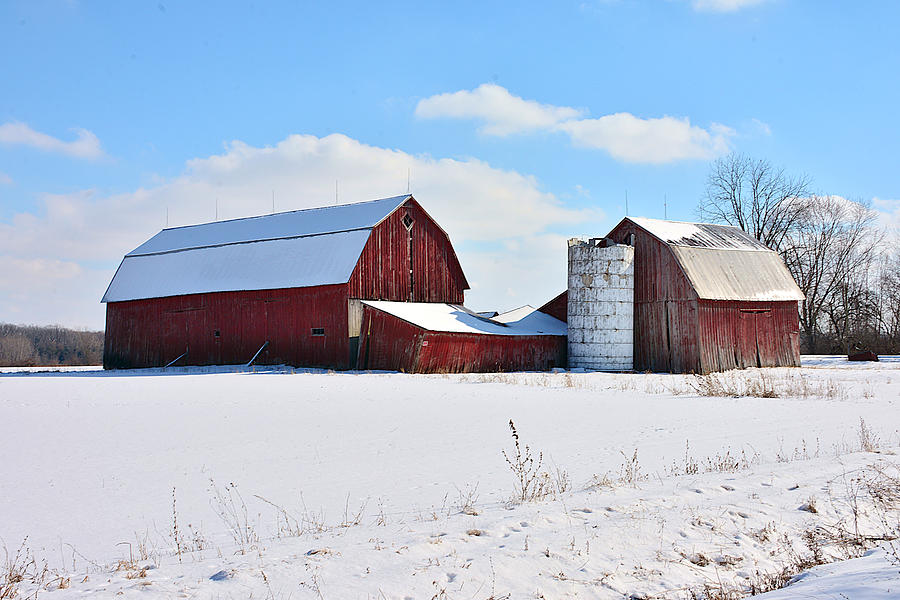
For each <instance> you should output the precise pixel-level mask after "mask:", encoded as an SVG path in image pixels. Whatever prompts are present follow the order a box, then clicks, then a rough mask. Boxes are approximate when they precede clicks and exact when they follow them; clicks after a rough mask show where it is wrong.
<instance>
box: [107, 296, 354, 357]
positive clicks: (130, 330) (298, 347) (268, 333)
mask: <svg viewBox="0 0 900 600" xmlns="http://www.w3.org/2000/svg"><path fill="white" fill-rule="evenodd" d="M313 328H324V330H325V335H321V336H320V335H315V336H314V335H312V329H313ZM216 331H218V332H219V335H218V337H217V336H216V335H215V333H216ZM266 341H268V342H269V345H268V347H267V348H266V349H265V350H264V351H263V352H262V353H260V355H259V357H258V358H257V359H256V363H255V364H288V365H295V366H322V367H333V368H347V364H348V355H349V342H348V338H347V286H346V285H344V284H339V285H328V286H319V287H310V288H290V289H282V290H253V291H243V292H218V293H211V294H193V295H187V296H173V297H169V298H151V299H146V300H132V301H128V302H110V303H108V304H107V307H106V336H105V342H104V356H103V364H104V366H105V367H106V368H144V367H159V366H164V365H166V364H167V363H169V362H170V361H172V360H174V359H175V358H177V357H178V356H179V355H181V354H182V353H183V352H185V350H187V351H188V354H187V356H185V357H184V358H183V359H181V360H180V361H178V363H176V364H177V365H215V364H242V363H246V362H248V361H249V360H250V359H251V358H252V357H253V355H254V354H255V353H256V351H257V350H258V349H259V348H260V346H262V345H263V344H264V343H265V342H266Z"/></svg>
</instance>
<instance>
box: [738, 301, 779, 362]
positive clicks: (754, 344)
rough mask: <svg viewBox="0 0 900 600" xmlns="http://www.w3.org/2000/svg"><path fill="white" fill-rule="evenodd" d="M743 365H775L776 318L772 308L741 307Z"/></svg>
mask: <svg viewBox="0 0 900 600" xmlns="http://www.w3.org/2000/svg"><path fill="white" fill-rule="evenodd" d="M740 333H741V349H742V355H743V356H742V358H743V360H742V363H743V364H741V365H740V366H742V367H774V366H775V365H776V362H777V361H776V357H775V347H776V341H775V319H774V318H773V316H772V309H771V308H742V309H741V332H740Z"/></svg>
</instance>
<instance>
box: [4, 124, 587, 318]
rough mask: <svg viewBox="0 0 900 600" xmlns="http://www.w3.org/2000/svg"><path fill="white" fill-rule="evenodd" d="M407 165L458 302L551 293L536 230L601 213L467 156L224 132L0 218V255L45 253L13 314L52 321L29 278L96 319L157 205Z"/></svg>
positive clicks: (252, 198) (361, 186) (241, 195)
mask: <svg viewBox="0 0 900 600" xmlns="http://www.w3.org/2000/svg"><path fill="white" fill-rule="evenodd" d="M407 169H410V170H411V174H412V192H413V194H414V195H415V196H416V198H418V199H419V200H420V201H421V202H422V204H423V206H424V207H425V209H426V210H427V211H428V212H429V213H430V214H431V215H432V216H433V217H434V218H435V219H436V220H437V221H438V222H439V223H440V224H441V226H442V227H443V228H444V229H445V230H446V231H447V232H448V234H449V235H450V237H451V239H452V240H453V243H454V246H455V247H456V249H457V252H458V254H459V257H460V261H461V262H462V266H463V269H464V270H465V271H466V273H467V275H468V276H469V279H470V283H471V284H472V286H473V290H472V291H471V292H470V293H469V294H467V300H466V301H467V303H468V304H470V305H472V306H474V307H476V308H477V307H481V306H488V307H493V306H507V305H509V304H510V300H509V295H508V294H507V291H508V290H510V289H512V290H515V291H516V293H517V294H518V296H517V299H515V300H513V301H512V303H513V304H514V303H515V302H518V301H519V300H518V298H521V299H523V300H524V301H523V302H519V303H534V302H541V301H543V300H546V298H543V296H545V295H547V293H548V292H549V291H550V290H556V291H557V292H558V291H559V290H557V289H556V288H557V287H559V286H560V285H565V278H564V272H565V243H564V240H563V239H562V238H561V237H560V238H558V239H557V238H554V237H553V236H552V234H550V233H548V231H549V230H550V229H551V228H554V227H563V228H565V229H569V228H573V227H576V226H577V227H579V229H583V228H585V227H591V225H590V224H591V223H593V224H595V225H596V226H597V227H598V228H599V227H600V221H602V220H603V216H602V213H600V212H599V211H586V210H572V209H570V208H567V207H566V206H564V205H563V204H562V203H561V202H560V201H559V200H558V199H557V198H556V197H555V196H554V195H553V194H550V193H547V192H545V191H543V190H541V188H540V185H539V183H538V182H537V180H536V179H535V178H533V177H530V176H528V175H523V174H521V173H517V172H515V171H508V170H502V169H497V168H494V167H492V166H490V165H489V164H487V163H485V162H483V161H479V160H476V159H466V160H455V159H447V158H432V157H430V156H426V155H411V154H408V153H406V152H402V151H400V150H392V149H387V148H379V147H376V146H369V145H366V144H363V143H361V142H359V141H357V140H354V139H351V138H348V137H346V136H344V135H338V134H335V135H329V136H327V137H322V138H318V137H315V136H311V135H292V136H290V137H288V138H286V139H285V140H283V141H281V142H279V143H278V144H276V145H274V146H269V147H254V146H250V145H247V144H245V143H243V142H237V141H236V142H232V143H231V144H229V145H228V146H227V148H226V149H225V151H224V152H223V153H222V154H219V155H214V156H210V157H207V158H198V159H194V160H191V161H188V163H187V168H186V170H185V172H184V174H183V175H181V176H179V177H177V178H175V179H173V180H171V181H167V182H164V183H161V184H160V185H158V186H155V187H152V188H146V189H138V190H136V191H134V192H131V193H127V194H119V195H114V196H103V195H100V194H97V193H95V192H93V191H90V190H88V191H83V192H79V193H76V194H66V195H46V196H44V197H43V198H41V200H42V203H43V210H42V212H41V213H40V214H32V213H22V214H18V215H15V216H14V217H13V218H12V220H11V222H10V223H8V224H4V223H0V259H5V260H18V261H23V260H24V261H29V260H30V261H34V260H44V261H51V262H49V263H27V262H26V263H21V262H20V263H18V264H20V265H24V266H20V270H21V269H25V270H28V269H29V268H31V269H32V270H33V271H34V273H35V274H36V275H35V276H34V277H31V278H29V277H22V278H21V281H22V282H23V283H22V285H21V286H17V289H19V291H18V292H16V295H15V299H16V300H15V305H16V306H18V307H19V308H20V312H21V316H20V317H18V318H17V320H18V321H20V322H24V321H33V322H54V321H57V320H61V319H62V317H60V318H59V319H54V318H52V315H49V316H48V314H47V311H46V310H45V309H41V310H40V311H38V310H37V309H35V310H32V309H31V308H30V307H31V305H32V304H35V305H46V302H45V301H44V300H41V297H42V296H41V294H42V293H43V292H42V291H41V289H39V286H38V285H37V284H36V283H35V282H36V281H53V282H54V283H53V287H54V289H55V290H58V291H59V294H60V296H59V297H60V298H61V301H60V304H59V305H58V309H59V311H60V314H62V313H63V312H65V311H73V310H75V309H74V308H73V307H74V306H75V305H77V307H78V309H79V310H80V313H79V314H83V315H87V316H86V317H85V319H86V321H85V320H75V321H66V322H68V323H70V324H78V325H91V326H95V327H102V325H103V308H102V306H101V305H100V304H99V299H100V297H101V296H102V294H103V292H104V290H105V289H106V284H107V283H108V282H109V278H110V277H111V276H112V274H113V271H114V270H115V265H116V264H117V263H118V261H119V260H120V259H121V257H122V255H123V254H125V253H126V252H128V251H129V250H131V249H133V248H134V247H136V246H137V245H139V244H140V243H141V242H143V241H144V240H145V239H147V238H149V237H150V236H152V235H153V234H154V233H156V232H157V231H158V230H159V229H161V228H162V227H164V226H165V215H166V207H168V209H169V223H170V225H171V226H176V225H185V224H189V223H199V222H205V221H210V220H212V219H213V218H214V214H215V203H216V198H218V202H219V217H220V218H235V217H241V216H248V215H254V214H265V213H268V212H269V211H270V210H271V198H272V190H275V199H276V210H279V211H283V210H291V209H298V208H307V207H311V206H322V205H327V204H331V203H333V202H334V183H335V180H339V190H340V202H341V203H346V202H355V201H362V200H370V199H374V198H379V197H385V196H390V195H394V194H398V193H403V192H405V191H406V175H407ZM586 223H587V225H585V224H586ZM536 240H537V241H536ZM548 240H552V241H548ZM557 243H558V245H559V248H556V249H555V250H556V255H555V257H554V258H549V257H550V255H551V254H552V252H550V251H548V247H550V246H552V244H557ZM504 244H514V245H515V244H517V245H518V248H519V250H517V251H515V252H512V251H508V250H504V249H502V246H503V245H504ZM548 244H550V246H548ZM486 259H490V260H493V261H494V262H493V263H491V264H494V265H495V267H494V268H493V270H491V269H490V268H488V267H486V266H485V265H484V264H482V261H483V260H486ZM52 261H68V262H74V263H77V264H80V266H81V268H82V269H83V273H82V275H81V276H78V277H68V276H67V272H66V271H65V270H62V269H60V270H58V271H56V272H53V271H49V270H48V269H46V268H42V267H41V265H42V264H56V263H53V262H52ZM97 263H101V264H102V265H103V267H102V268H98V267H97ZM29 264H30V265H31V266H30V267H29V266H28V265H29ZM560 272H561V273H562V274H563V277H562V278H561V280H560V281H559V282H557V279H560V278H559V277H557V275H559V273H560ZM548 282H549V283H548ZM560 289H561V288H560ZM12 294H13V290H12V289H2V290H0V310H2V307H4V306H7V307H8V306H10V302H11V301H10V298H12V297H13V296H12ZM63 304H66V306H63ZM29 315H33V316H29Z"/></svg>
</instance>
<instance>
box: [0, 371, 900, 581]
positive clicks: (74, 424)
mask: <svg viewBox="0 0 900 600" xmlns="http://www.w3.org/2000/svg"><path fill="white" fill-rule="evenodd" d="M2 371H3V373H2V374H0V424H2V430H3V435H2V436H0V459H2V463H0V464H2V471H0V540H2V545H5V547H6V549H7V551H8V553H9V554H10V555H14V554H15V551H16V549H18V548H19V547H20V545H21V544H22V541H23V540H24V539H26V538H27V541H26V542H25V543H26V545H27V547H28V548H29V549H30V551H31V552H32V553H33V554H34V556H35V557H37V559H38V561H39V562H42V561H44V560H46V561H47V562H48V565H49V567H50V568H51V569H53V570H55V571H56V572H58V573H59V574H60V575H62V577H63V580H64V581H65V580H68V587H67V589H64V590H54V591H52V592H42V595H43V594H44V593H46V594H48V595H50V596H51V597H55V598H61V599H62V598H68V597H70V596H72V597H82V596H84V595H98V596H100V597H103V596H104V595H108V596H109V597H112V596H116V595H117V594H119V592H124V594H125V595H126V596H131V595H134V596H137V595H141V596H142V597H149V596H153V595H154V594H155V595H156V597H177V596H179V595H180V596H183V597H200V598H232V597H233V598H248V597H253V598H265V597H274V598H301V599H302V598H382V597H384V598H404V597H409V598H432V597H437V598H479V599H485V598H490V597H494V598H502V597H505V596H506V595H507V594H509V595H510V596H509V597H513V598H540V597H545V598H559V597H601V598H604V597H609V598H621V597H623V596H624V597H628V596H629V595H634V597H667V598H679V597H690V593H691V590H696V589H699V588H701V587H702V586H703V585H713V586H717V585H725V584H728V585H730V584H732V583H734V584H737V585H741V584H742V583H741V582H746V581H748V580H750V579H752V578H753V577H754V576H755V574H756V573H757V572H759V573H769V572H774V571H777V570H778V569H780V568H782V567H783V566H785V565H786V564H787V563H789V562H790V560H791V553H792V552H793V553H797V552H800V551H801V550H802V549H804V548H805V546H804V545H803V539H802V534H803V532H804V531H806V530H808V529H810V528H811V527H815V526H816V525H818V524H824V525H831V524H833V523H836V522H838V521H839V520H840V519H842V518H844V519H846V518H847V516H848V514H850V513H851V512H852V510H851V508H849V507H850V506H851V503H850V502H849V500H851V499H852V496H853V494H852V493H851V491H852V490H853V489H855V488H853V484H852V482H853V481H855V480H856V479H855V477H856V475H855V474H859V473H863V472H866V471H865V468H866V467H867V465H869V464H871V463H873V462H874V461H876V460H877V461H882V462H883V463H884V464H886V465H891V464H893V463H894V461H895V458H894V456H893V455H892V454H889V453H886V452H882V453H881V454H874V453H870V452H860V450H861V446H862V445H865V444H861V439H860V419H863V420H864V422H865V423H866V427H867V428H869V429H871V432H870V433H871V434H872V435H874V436H876V437H877V438H878V439H877V440H876V441H877V445H878V447H879V448H881V449H883V450H889V449H890V448H896V447H898V446H900V432H898V427H900V404H898V400H900V358H887V359H883V360H882V362H879V363H873V364H852V363H847V362H846V361H845V360H843V359H841V358H839V357H825V358H823V357H814V358H813V357H806V358H805V360H804V367H803V368H801V369H766V370H755V369H750V370H746V371H740V372H732V373H727V374H723V375H717V376H714V377H712V378H705V379H703V378H701V379H698V378H693V377H690V376H677V375H657V374H601V373H551V374H546V373H517V374H488V375H451V376H421V375H403V374H396V373H390V374H388V373H337V374H335V373H327V372H322V371H299V370H297V371H295V370H292V369H289V368H288V369H271V370H263V369H259V370H257V371H255V372H244V371H240V370H239V369H236V368H202V369H169V370H167V371H165V372H164V371H161V370H147V371H137V372H125V373H111V372H103V371H99V370H90V369H75V370H61V371H58V372H49V371H48V370H43V369H30V370H28V369H24V370H23V369H19V370H13V369H2ZM717 395H718V396H717ZM721 395H725V397H721ZM742 395H743V397H731V396H742ZM767 396H768V397H767ZM511 419H512V420H513V421H514V422H515V425H516V427H517V429H518V433H519V435H520V439H521V442H522V444H523V446H524V444H528V445H529V446H530V448H531V449H532V451H533V452H534V454H535V458H537V454H538V452H542V453H543V466H542V469H541V470H542V471H547V472H548V474H549V475H548V478H547V479H546V481H545V483H546V484H547V485H548V487H549V488H551V491H552V492H553V493H551V494H549V495H548V496H547V497H546V498H544V499H542V500H540V501H536V502H524V503H515V502H510V500H511V498H512V496H513V493H514V483H515V480H514V477H513V473H512V472H511V470H510V468H509V466H508V465H507V463H506V461H505V459H504V457H503V455H502V454H501V451H502V450H506V451H507V452H508V453H510V452H512V451H513V445H512V438H511V436H510V430H509V425H508V423H509V421H510V420H511ZM635 452H636V453H637V454H636V458H635ZM708 470H710V471H712V472H704V471H708ZM686 471H687V472H689V473H688V474H685V472H686ZM566 482H568V485H566ZM560 483H562V484H563V485H562V487H563V488H566V487H567V488H568V489H566V490H565V491H563V492H562V493H560V492H559V489H558V488H559V487H560V485H559V484H560ZM598 484H599V485H598ZM811 499H812V501H813V504H814V505H815V506H816V507H817V511H816V512H815V513H813V512H809V511H807V510H801V509H800V507H801V506H806V505H808V504H809V502H810V500H811ZM173 500H174V506H173ZM476 513H477V514H476ZM176 523H177V528H178V532H177V534H176V533H175V531H174V530H175V525H176ZM124 542H127V543H124ZM2 545H0V572H2V568H3V564H4V560H3V559H4V553H3V550H2ZM176 548H180V549H181V552H180V557H179V555H178V554H176V553H175V551H174V550H175V549H176ZM890 558H891V555H890V553H887V554H885V552H883V551H881V552H880V553H878V552H876V553H874V554H872V555H870V556H866V557H864V558H861V559H857V561H859V562H857V561H852V562H848V563H844V564H842V565H829V566H824V567H819V568H817V569H814V570H813V571H811V572H810V573H809V574H808V576H806V577H804V579H803V580H802V581H800V582H799V583H797V584H796V585H797V586H798V587H797V588H796V589H798V590H799V589H801V588H800V587H799V586H801V585H806V586H811V585H813V586H817V587H815V588H814V590H813V592H810V593H811V596H812V597H828V596H822V595H821V594H824V593H826V592H824V591H823V590H825V589H826V587H827V586H826V583H825V582H830V581H834V580H835V577H834V576H831V577H829V576H828V573H829V571H827V570H828V569H833V570H837V572H841V571H840V569H841V568H843V569H856V571H853V572H857V573H858V572H859V570H860V569H862V570H863V571H865V570H866V569H868V570H869V571H871V570H874V571H877V572H879V573H881V576H882V577H883V578H886V579H885V581H886V582H887V583H884V582H882V583H883V585H882V588H879V589H887V590H888V591H887V592H884V593H887V594H888V595H884V593H882V595H881V596H878V595H877V594H878V593H879V592H878V591H877V590H876V591H871V590H870V591H871V594H870V595H868V596H851V597H854V598H855V597H860V598H861V597H866V598H870V597H871V598H875V597H894V596H896V595H897V593H898V590H900V575H898V574H897V572H898V567H895V566H893V565H892V563H891V561H890V560H889V559H890ZM118 561H124V562H123V563H122V564H121V565H119V566H120V568H119V569H118V570H115V567H116V563H117V562H118ZM125 563H128V564H125ZM853 565H857V566H853ZM858 565H862V566H858ZM146 566H151V567H153V568H150V569H147V570H143V567H146ZM866 572H868V571H866ZM823 573H824V575H823ZM142 574H143V575H145V576H141V575H142ZM48 577H49V576H48ZM892 577H893V579H892ZM844 579H845V577H844V576H841V580H844ZM862 579H863V580H864V581H875V580H876V579H877V577H873V576H871V574H870V576H867V577H863V578H862ZM58 581H59V579H54V580H52V582H51V579H49V578H48V579H47V580H46V582H45V583H47V584H49V585H47V586H45V587H51V588H53V587H58ZM54 582H55V583H54ZM28 585H29V584H28V582H27V581H25V582H22V584H21V586H23V587H22V590H23V593H25V591H28V590H33V589H34V588H33V586H32V587H31V588H29V587H28ZM891 586H893V588H892V587H891ZM788 589H791V588H788ZM890 589H894V590H895V591H894V592H893V594H894V596H892V595H891V592H890ZM816 590H818V591H816ZM781 593H782V594H783V592H781ZM837 593H840V592H835V594H837ZM817 594H819V595H817ZM773 597H778V598H784V597H790V596H785V595H781V596H777V595H776V596H773ZM834 597H840V596H837V595H835V596H834Z"/></svg>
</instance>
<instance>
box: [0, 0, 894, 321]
mask: <svg viewBox="0 0 900 600" xmlns="http://www.w3.org/2000/svg"><path fill="white" fill-rule="evenodd" d="M853 6H854V8H850V7H851V5H850V4H847V3H844V2H799V1H792V0H768V1H752V0H751V1H748V0H698V1H697V2H693V1H690V0H684V1H681V0H660V1H651V2H630V1H627V0H621V1H595V2H572V3H564V2H558V3H534V4H529V3H510V4H500V3H484V2H472V3H466V2H454V3H452V4H447V3H443V4H437V3H435V4H434V5H430V6H423V3H383V4H379V3H352V2H349V3H348V2H344V3H341V2H329V3H315V4H313V3H300V2H271V3H254V4H250V3H245V2H233V3H232V2H215V3H213V2H209V3H175V2H168V1H165V0H163V1H162V2H143V3H141V2H134V3H131V2H129V3H121V2H78V1H62V0H55V1H54V0H36V1H29V2H24V1H23V2H16V1H11V2H5V3H3V4H2V5H0V56H2V57H3V58H2V59H0V268H2V269H3V270H4V271H6V272H7V274H8V275H9V276H8V277H6V278H4V279H5V282H2V281H0V321H12V322H36V323H52V322H60V323H63V324H67V325H73V326H90V327H102V325H103V308H102V306H101V305H100V304H99V303H98V301H99V298H100V297H101V296H102V294H103V291H104V289H105V286H106V283H108V280H109V277H110V276H111V274H112V272H113V271H114V269H115V267H116V265H117V264H118V261H119V260H120V258H121V255H122V254H124V253H125V252H127V251H128V250H130V249H131V248H133V247H134V246H136V245H138V244H139V243H140V242H141V241H143V240H144V239H146V238H147V237H150V236H151V235H152V234H153V233H155V232H156V231H157V230H158V229H160V228H161V227H164V226H165V223H166V222H165V218H166V217H165V215H166V212H167V211H168V214H169V223H170V225H181V224H187V223H192V222H201V221H206V220H212V219H213V218H215V204H216V199H217V198H218V203H219V216H220V217H222V218H231V217H238V216H245V215H250V214H259V213H262V212H267V211H269V210H270V209H271V194H272V192H273V191H274V192H275V197H276V207H277V209H278V210H287V209H293V208H301V207H305V206H313V205H320V204H325V203H329V202H333V201H334V187H335V184H334V182H335V180H338V189H339V199H340V201H347V202H349V201H356V200H366V199H371V198H376V197H383V196H389V195H393V194H396V193H400V192H404V191H405V189H406V175H407V169H409V171H410V180H411V189H412V192H413V193H414V194H416V196H417V198H418V199H419V200H420V201H421V202H422V203H423V204H424V205H425V207H426V208H427V209H428V210H429V211H431V212H432V213H433V214H434V215H435V217H436V218H437V219H438V221H439V222H441V223H442V224H443V225H444V226H445V228H446V229H447V230H448V231H449V233H450V235H451V237H452V238H453V240H454V242H455V244H456V246H457V249H458V250H459V253H460V257H461V260H462V261H463V267H464V269H465V270H466V272H467V274H468V275H469V279H470V281H471V282H472V283H473V290H472V291H471V292H470V293H469V296H468V300H467V302H468V303H469V304H471V305H472V306H473V307H474V308H479V309H480V308H510V307H513V306H517V305H520V304H524V303H531V304H538V303H541V302H543V301H544V300H546V299H547V298H548V297H549V296H551V295H553V293H554V291H556V290H561V289H562V288H563V287H564V285H565V279H564V275H565V264H564V261H565V244H564V240H565V238H566V237H570V236H572V235H584V234H595V235H596V234H598V233H599V234H602V233H605V232H606V231H607V230H608V229H610V228H611V227H612V226H613V225H614V224H615V223H616V222H617V221H618V219H619V218H621V216H622V215H623V213H624V202H623V201H624V196H625V192H626V190H627V192H628V197H629V208H630V212H631V213H632V214H635V215H643V216H650V217H662V216H663V199H664V198H666V199H667V201H668V216H669V218H673V219H680V220H691V219H694V218H695V217H696V215H695V212H694V211H695V207H696V205H697V200H698V198H699V197H700V195H701V194H702V191H703V185H704V180H705V176H706V173H707V170H708V168H709V162H710V161H711V160H713V159H715V158H716V157H717V156H721V155H722V154H724V153H726V152H729V151H738V152H745V153H747V154H749V155H752V156H754V157H760V158H767V159H769V160H771V161H772V162H774V163H776V164H779V165H781V166H784V167H785V168H786V170H787V171H788V172H791V173H797V174H799V173H805V174H808V175H809V176H810V177H811V178H812V179H813V181H814V185H815V189H816V191H818V192H820V193H827V194H837V195H841V196H845V197H848V198H853V199H861V200H865V201H871V202H873V206H875V208H877V209H879V210H881V211H882V212H883V213H884V219H885V222H886V223H887V222H891V220H893V222H894V223H897V222H900V202H898V199H900V177H898V171H900V168H898V166H900V165H898V156H900V154H898V143H900V142H898V140H900V116H898V114H900V113H898V110H897V106H900V77H898V73H900V49H898V46H897V42H896V36H895V32H894V31H893V29H894V27H895V26H896V23H897V22H900V5H898V4H896V3H894V2H872V3H865V4H861V5H853ZM335 134H337V135H335ZM292 136H293V137H292ZM4 238H5V239H4Z"/></svg>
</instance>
